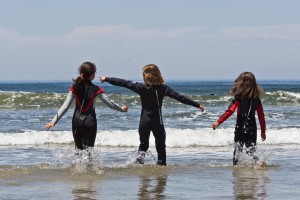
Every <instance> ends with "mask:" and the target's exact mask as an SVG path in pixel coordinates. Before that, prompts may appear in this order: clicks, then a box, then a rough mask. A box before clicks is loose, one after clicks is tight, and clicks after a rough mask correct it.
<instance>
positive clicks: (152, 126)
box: [100, 64, 204, 165]
mask: <svg viewBox="0 0 300 200" xmlns="http://www.w3.org/2000/svg"><path fill="white" fill-rule="evenodd" d="M142 73H143V78H144V82H145V84H143V83H133V82H132V81H127V80H123V79H118V78H111V77H110V78H108V77H100V81H101V82H105V81H106V82H108V83H110V84H112V85H116V86H121V87H126V88H128V89H130V90H132V91H134V92H136V93H138V94H139V95H140V98H141V104H142V111H141V117H140V125H139V135H140V146H139V151H141V156H140V157H139V158H138V159H137V163H140V164H143V163H144V157H145V151H147V150H148V148H149V137H150V131H152V132H153V135H154V137H155V145H156V151H157V154H158V160H157V164H158V165H166V144H165V141H166V133H165V128H164V125H163V120H162V113H161V107H162V103H163V98H164V97H165V96H168V97H171V98H174V99H176V100H177V101H179V102H181V103H184V104H187V105H191V106H194V107H196V108H199V109H200V110H201V111H203V110H204V107H203V106H201V105H199V104H198V103H197V102H195V101H193V100H190V99H188V98H187V97H185V96H183V95H180V94H178V93H177V92H175V91H173V90H172V89H171V88H170V87H169V86H167V85H165V84H164V79H163V78H162V76H161V73H160V71H159V68H158V67H157V66H156V65H154V64H149V65H146V66H145V67H143V70H142Z"/></svg>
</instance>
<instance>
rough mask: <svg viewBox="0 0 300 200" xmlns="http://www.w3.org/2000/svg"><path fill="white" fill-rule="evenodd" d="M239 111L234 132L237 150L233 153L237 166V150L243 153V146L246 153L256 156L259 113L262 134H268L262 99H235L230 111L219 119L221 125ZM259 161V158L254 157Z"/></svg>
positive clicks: (229, 108) (234, 162)
mask: <svg viewBox="0 0 300 200" xmlns="http://www.w3.org/2000/svg"><path fill="white" fill-rule="evenodd" d="M236 108H238V110H237V119H236V126H235V131H234V142H235V149H234V153H233V164H234V165H237V162H238V158H237V155H236V154H237V152H236V151H237V150H238V151H240V152H242V150H243V146H244V145H245V147H246V153H247V154H248V155H250V156H254V153H255V151H256V139H257V126H256V120H255V112H256V111H257V115H258V119H259V123H260V128H261V133H263V134H265V132H266V123H265V117H264V111H263V106H262V104H261V101H260V99H259V98H258V99H243V100H241V99H234V100H233V101H232V103H231V104H230V106H229V107H228V110H227V111H226V112H225V113H224V114H223V115H222V116H221V117H220V118H219V119H218V122H219V124H221V123H223V122H224V121H225V120H226V119H227V118H228V117H230V116H231V115H232V114H233V113H234V111H235V109H236ZM253 158H254V159H257V157H253Z"/></svg>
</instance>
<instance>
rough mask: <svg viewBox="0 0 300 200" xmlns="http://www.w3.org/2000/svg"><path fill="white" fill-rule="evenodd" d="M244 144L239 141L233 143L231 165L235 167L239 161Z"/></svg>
mask: <svg viewBox="0 0 300 200" xmlns="http://www.w3.org/2000/svg"><path fill="white" fill-rule="evenodd" d="M243 146H244V144H243V143H242V142H240V141H236V142H235V143H234V151H233V160H232V161H233V165H237V163H238V161H239V154H240V153H241V152H242V151H243Z"/></svg>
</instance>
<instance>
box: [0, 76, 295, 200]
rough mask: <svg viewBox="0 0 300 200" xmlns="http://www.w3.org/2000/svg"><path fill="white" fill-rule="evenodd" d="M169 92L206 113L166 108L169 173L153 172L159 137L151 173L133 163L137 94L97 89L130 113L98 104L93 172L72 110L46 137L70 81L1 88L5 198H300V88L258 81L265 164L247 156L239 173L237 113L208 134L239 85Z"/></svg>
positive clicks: (149, 159)
mask: <svg viewBox="0 0 300 200" xmlns="http://www.w3.org/2000/svg"><path fill="white" fill-rule="evenodd" d="M94 83H98V82H97V81H94ZM166 84H168V85H169V86H170V87H172V88H173V89H174V90H175V91H177V92H179V93H181V94H184V95H186V96H188V97H189V98H191V99H193V100H195V101H198V102H200V103H201V104H203V105H204V106H205V109H206V110H205V111H204V112H203V113H202V112H200V111H199V110H197V109H196V108H194V107H190V106H187V105H183V104H181V103H179V102H177V101H175V100H173V99H170V98H168V97H166V98H165V99H164V104H163V109H162V113H163V120H164V125H165V127H166V133H167V141H166V145H167V164H168V166H167V167H163V166H156V165H155V161H156V157H157V154H156V150H155V144H154V138H153V136H152V135H151V137H150V148H149V151H148V152H147V155H146V160H145V165H143V166H141V165H136V164H134V160H135V158H136V156H137V151H136V150H137V148H138V145H139V135H138V132H137V128H138V124H139V116H140V110H141V105H140V100H139V97H138V96H137V95H136V94H135V93H133V92H131V91H130V90H128V89H125V88H121V87H115V86H111V85H109V84H107V83H105V84H100V83H99V85H100V86H101V87H102V88H103V89H104V90H105V91H106V93H107V95H108V96H109V98H110V99H112V100H114V101H115V102H116V103H118V104H120V105H128V107H129V111H128V113H120V112H116V111H113V110H111V109H109V108H108V107H106V106H105V105H104V104H103V103H102V102H101V101H98V102H97V104H96V113H97V119H98V133H97V139H96V145H95V148H94V149H93V150H92V157H93V159H92V163H90V162H88V159H87V154H86V152H84V151H83V152H80V153H81V156H76V155H75V150H74V144H73V138H72V132H71V120H72V114H73V109H74V106H72V107H71V108H70V110H69V111H68V112H67V113H66V114H65V116H64V117H63V118H62V119H61V120H60V121H59V123H58V124H57V125H56V126H55V127H54V128H53V129H51V130H49V131H45V130H44V128H43V127H44V125H45V124H46V123H48V122H49V121H51V119H52V118H53V116H54V115H55V113H56V112H57V110H58V109H59V107H60V106H61V105H62V103H63V102H64V100H65V98H66V94H67V92H68V89H69V87H70V85H71V82H53V83H46V82H44V83H37V82H30V83H29V82H10V83H0V124H1V125H0V138H1V139H0V194H1V195H0V199H41V198H43V199H283V198H284V199H299V198H300V191H299V189H298V188H299V187H300V178H299V177H300V160H299V157H300V125H299V118H300V107H299V103H300V81H259V84H260V85H261V86H262V87H263V89H264V91H265V93H264V95H263V96H262V98H261V99H262V103H263V106H264V111H265V117H266V123H267V139H266V141H264V142H262V141H261V140H260V137H259V134H258V142H257V155H258V157H259V158H260V160H263V161H265V162H266V163H267V166H266V167H264V168H260V167H257V166H255V165H254V164H253V162H252V160H251V159H250V158H249V157H248V156H247V155H244V154H242V155H241V163H240V164H239V166H237V167H233V166H232V152H233V145H234V144H233V132H234V126H235V120H236V115H235V114H234V115H232V116H231V117H230V118H229V119H228V120H227V121H226V122H224V123H223V124H222V125H221V126H220V127H219V128H218V129H217V130H215V131H213V130H212V129H211V128H210V127H211V124H212V123H213V122H214V121H215V120H217V119H218V117H219V116H220V115H222V114H223V112H224V111H225V110H226V109H227V107H228V105H229V104H230V101H231V100H232V97H231V96H230V95H229V94H228V91H229V89H230V88H231V87H232V81H169V82H167V83H166ZM257 124H258V133H260V127H259V123H258V121H257Z"/></svg>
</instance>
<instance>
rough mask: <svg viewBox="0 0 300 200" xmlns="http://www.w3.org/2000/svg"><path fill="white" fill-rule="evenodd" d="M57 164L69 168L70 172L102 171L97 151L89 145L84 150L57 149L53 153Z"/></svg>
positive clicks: (99, 172)
mask: <svg viewBox="0 0 300 200" xmlns="http://www.w3.org/2000/svg"><path fill="white" fill-rule="evenodd" d="M54 157H55V158H54V159H56V162H58V163H59V164H58V165H61V166H62V167H66V168H70V169H71V171H72V173H80V174H86V173H96V174H102V173H103V170H102V168H103V165H102V162H101V159H100V157H99V152H98V151H97V150H95V149H94V148H92V147H90V148H87V149H84V150H80V149H76V150H75V152H74V150H65V149H64V150H59V151H57V153H56V154H55V155H54Z"/></svg>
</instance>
